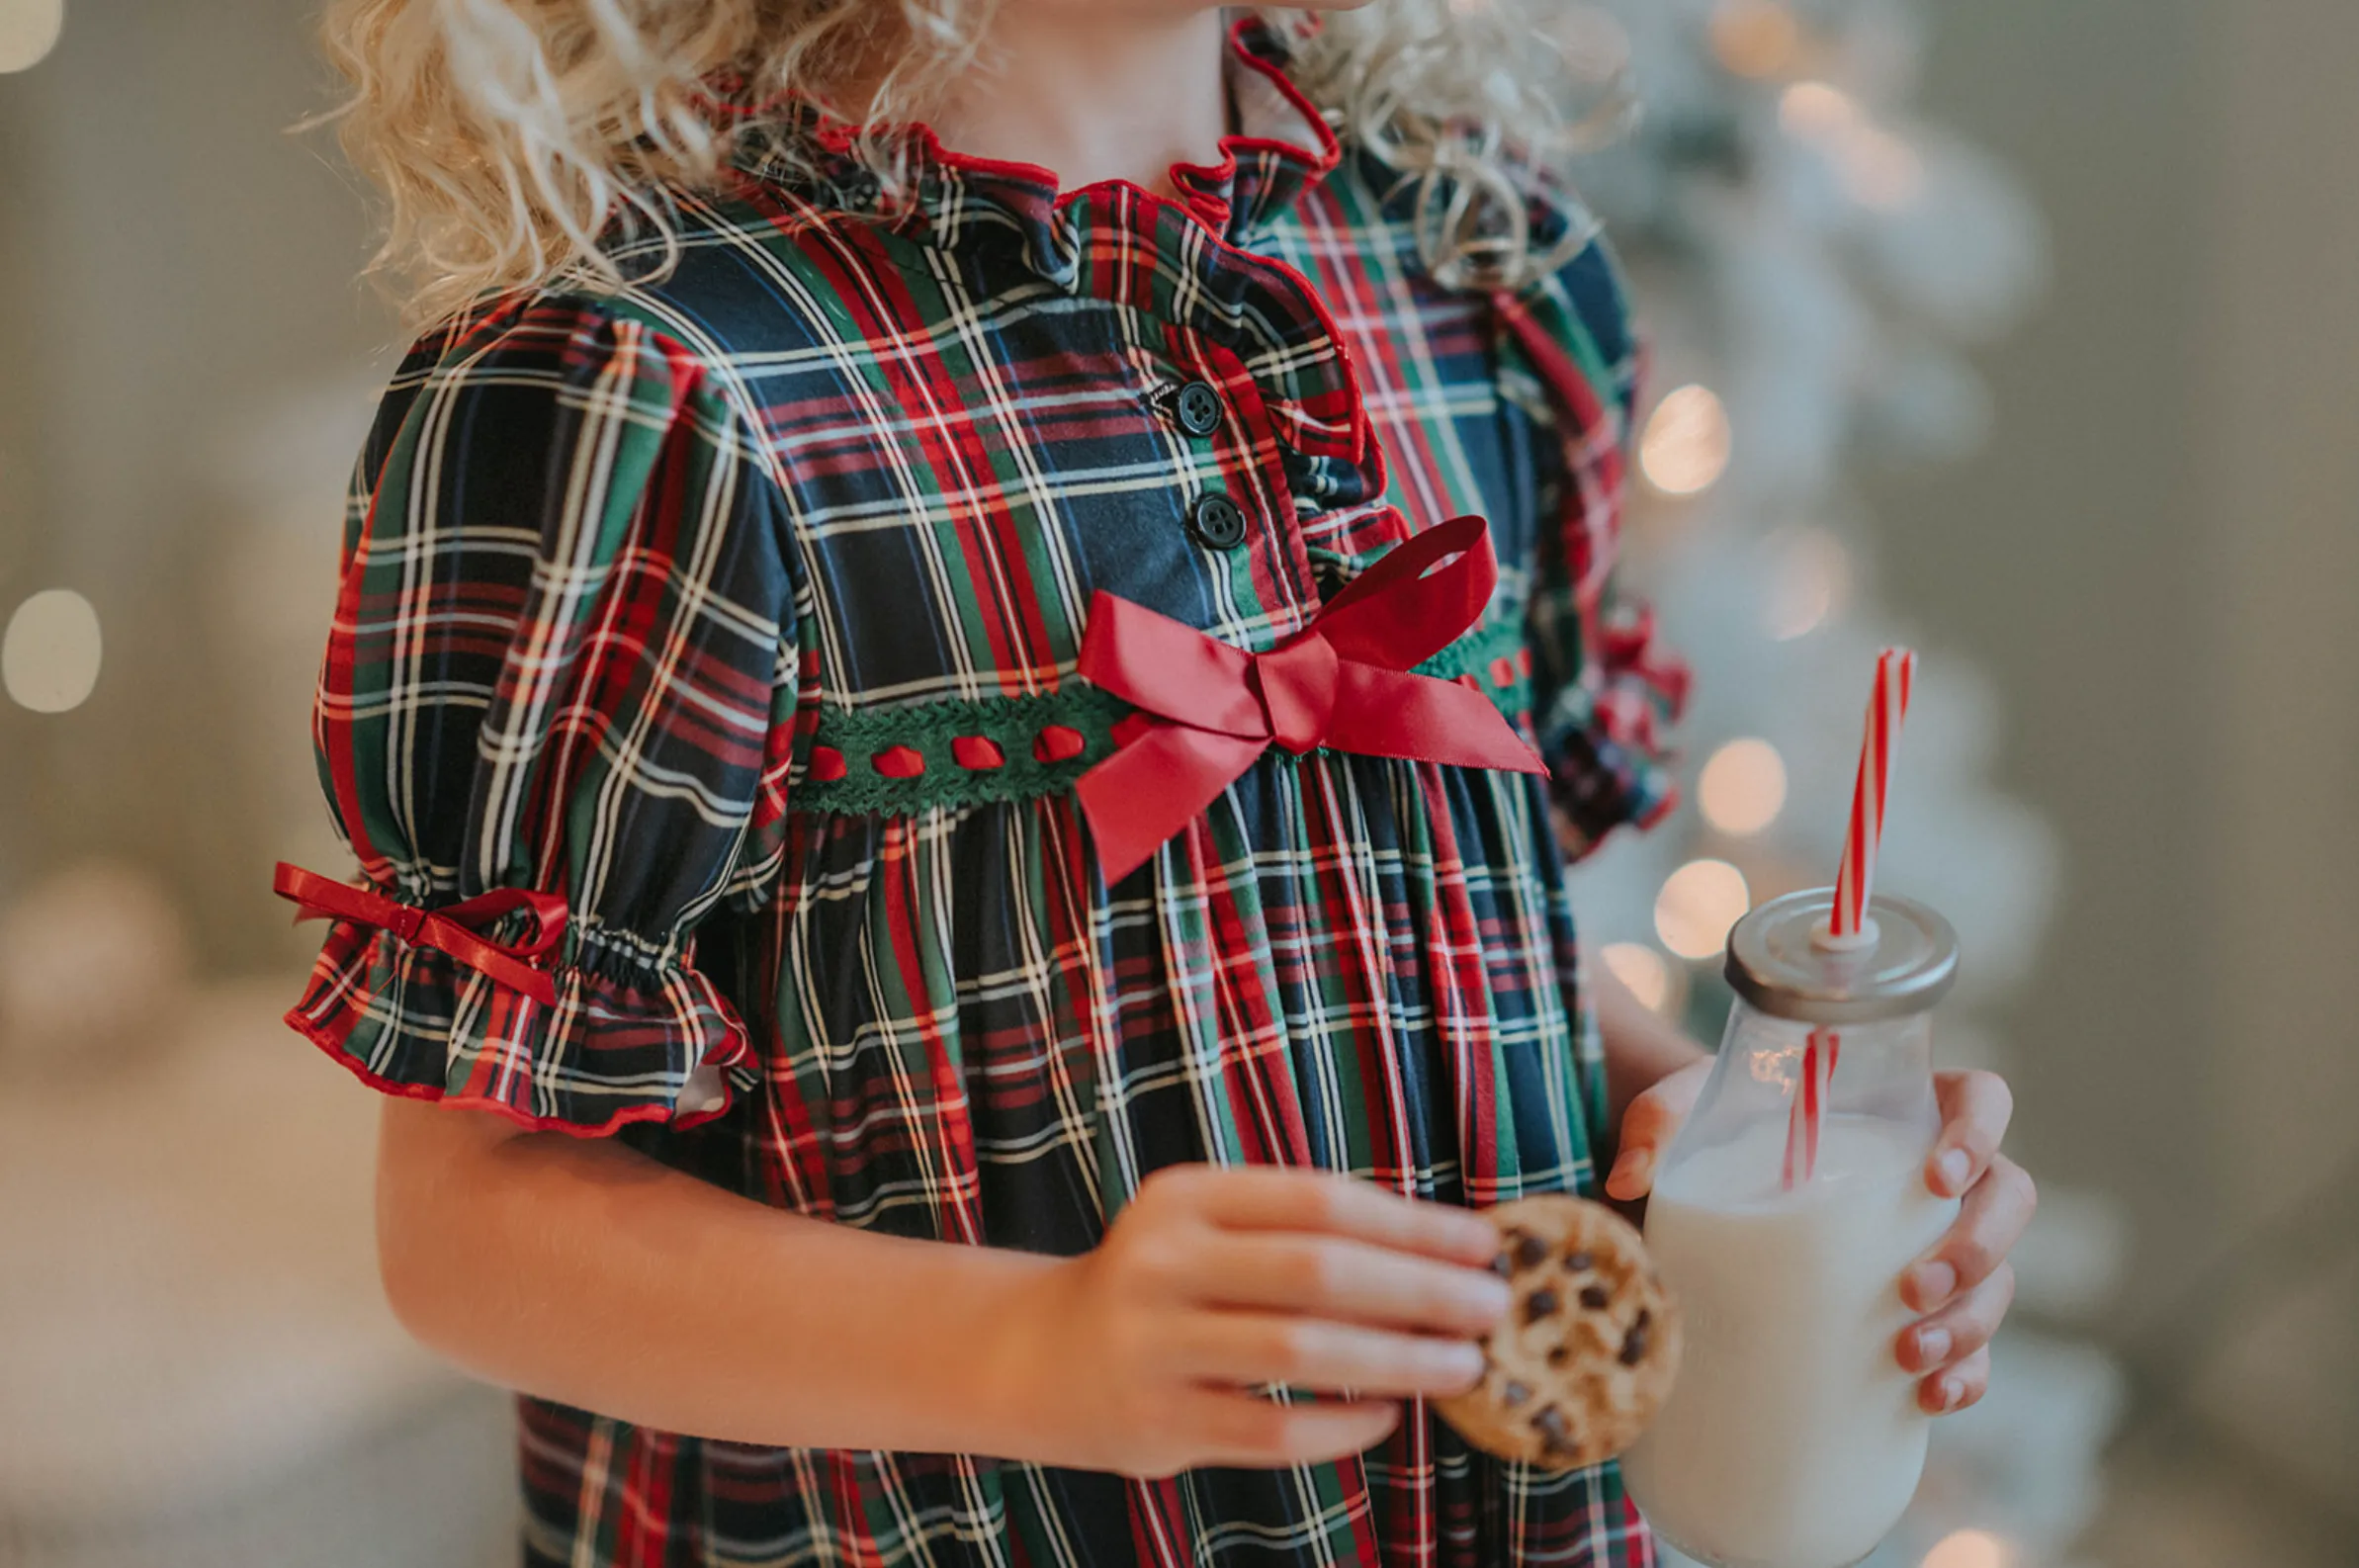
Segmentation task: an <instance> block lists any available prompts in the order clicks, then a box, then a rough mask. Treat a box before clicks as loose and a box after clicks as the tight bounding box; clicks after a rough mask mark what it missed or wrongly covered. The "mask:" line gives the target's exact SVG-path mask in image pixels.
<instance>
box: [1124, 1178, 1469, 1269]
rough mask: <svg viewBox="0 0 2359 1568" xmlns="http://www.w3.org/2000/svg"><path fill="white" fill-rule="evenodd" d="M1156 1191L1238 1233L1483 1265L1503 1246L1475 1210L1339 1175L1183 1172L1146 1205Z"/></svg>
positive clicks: (1150, 1184) (1151, 1182) (1154, 1185)
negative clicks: (1326, 1240)
mask: <svg viewBox="0 0 2359 1568" xmlns="http://www.w3.org/2000/svg"><path fill="white" fill-rule="evenodd" d="M1150 1189H1157V1190H1159V1191H1160V1192H1161V1193H1168V1194H1170V1195H1171V1197H1172V1199H1173V1200H1174V1201H1177V1202H1179V1203H1181V1204H1183V1205H1185V1206H1186V1207H1188V1208H1190V1209H1191V1210H1193V1212H1194V1213H1195V1214H1196V1215H1197V1216H1198V1217H1200V1218H1202V1219H1205V1220H1209V1221H1210V1222H1211V1223H1212V1224H1214V1225H1218V1226H1221V1227H1223V1228H1225V1229H1230V1230H1254V1231H1309V1232H1318V1233H1322V1234H1326V1235H1331V1236H1344V1237H1350V1238H1352V1239H1353V1240H1355V1241H1361V1242H1366V1243H1368V1244H1370V1245H1372V1246H1376V1247H1385V1248H1391V1249H1393V1250H1395V1251H1398V1252H1405V1253H1422V1254H1425V1255H1426V1256H1428V1257H1432V1258H1442V1259H1447V1260H1450V1261H1453V1262H1458V1263H1473V1264H1476V1265H1486V1264H1488V1263H1490V1261H1491V1255H1492V1254H1493V1253H1495V1252H1496V1251H1498V1248H1499V1233H1498V1232H1497V1231H1494V1230H1493V1229H1492V1228H1491V1224H1490V1222H1489V1221H1488V1220H1485V1219H1481V1218H1479V1217H1478V1216H1476V1215H1474V1214H1473V1213H1471V1212H1469V1211H1468V1210H1465V1209H1462V1208H1456V1207H1453V1206H1452V1205H1450V1204H1447V1203H1427V1202H1421V1201H1419V1200H1417V1199H1415V1198H1405V1197H1402V1196H1401V1195H1400V1194H1399V1193H1397V1192H1387V1191H1386V1190H1384V1189H1383V1188H1382V1187H1380V1186H1377V1185H1376V1184H1375V1183H1373V1182H1370V1181H1361V1180H1358V1179H1356V1178H1354V1177H1352V1176H1342V1175H1339V1174H1337V1173H1335V1172H1331V1171H1303V1170H1297V1169H1292V1168H1288V1167H1283V1166H1237V1167H1213V1166H1176V1167H1173V1168H1171V1169H1169V1170H1166V1171H1159V1172H1157V1173H1156V1174H1155V1175H1153V1176H1149V1177H1148V1178H1147V1180H1146V1182H1145V1183H1144V1184H1143V1186H1142V1188H1141V1191H1140V1200H1141V1201H1144V1200H1145V1198H1146V1196H1147V1193H1148V1190H1150Z"/></svg>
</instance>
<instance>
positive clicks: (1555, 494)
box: [1499, 239, 1689, 852]
mask: <svg viewBox="0 0 2359 1568" xmlns="http://www.w3.org/2000/svg"><path fill="white" fill-rule="evenodd" d="M1499 310H1500V317H1501V320H1502V322H1503V324H1504V327H1505V333H1504V338H1505V341H1504V342H1503V343H1502V345H1501V356H1502V378H1501V380H1502V386H1503V389H1506V390H1509V391H1510V392H1511V395H1512V392H1513V391H1514V390H1515V389H1517V388H1521V389H1522V390H1523V391H1524V392H1526V395H1525V396H1523V397H1521V398H1519V399H1517V400H1519V401H1521V402H1523V403H1524V405H1525V407H1526V411H1527V412H1528V413H1529V416H1530V417H1531V419H1532V421H1533V423H1534V424H1535V425H1536V426H1537V427H1538V428H1537V431H1536V440H1535V445H1536V447H1537V449H1538V457H1539V466H1540V469H1541V475H1542V482H1541V485H1540V497H1541V505H1540V513H1541V516H1540V526H1539V536H1538V548H1537V552H1536V561H1535V571H1534V580H1533V583H1532V591H1531V600H1530V609H1529V643H1530V649H1531V657H1532V683H1533V691H1532V717H1533V725H1534V728H1535V730H1536V731H1537V734H1538V739H1539V742H1540V752H1541V755H1542V756H1544V757H1545V758H1546V760H1547V762H1548V767H1549V774H1550V781H1551V791H1552V793H1553V795H1554V798H1555V802H1556V806H1557V810H1558V816H1559V819H1560V822H1561V824H1562V826H1563V827H1564V828H1565V829H1566V831H1567V834H1568V837H1569V839H1570V843H1569V845H1568V847H1570V848H1571V849H1573V850H1574V851H1576V852H1581V851H1585V850H1587V849H1588V848H1590V847H1593V846H1594V845H1595V844H1597V843H1598V842H1599V841H1600V840H1602V839H1603V838H1604V837H1605V836H1606V835H1607V834H1608V833H1609V832H1611V831H1613V829H1614V828H1616V827H1619V826H1621V825H1623V824H1635V825H1637V826H1639V827H1646V826H1649V825H1651V824H1653V823H1655V822H1657V821H1659V820H1660V819H1661V818H1662V817H1663V816H1665V815H1666V814H1667V813H1668V812H1669V811H1670V810H1671V808H1672V807H1673V806H1675V805H1676V804H1677V802H1678V789H1677V786H1676V784H1675V783H1674V781H1673V778H1672V773H1671V761H1672V753H1671V751H1670V748H1669V745H1668V736H1667V732H1668V730H1669V728H1670V726H1671V725H1672V724H1673V723H1674V722H1676V721H1677V719H1678V718H1679V715H1680V712H1681V710H1682V709H1683V708H1684V706H1685V705H1686V701H1687V693H1688V682H1689V675H1688V668H1687V665H1686V664H1685V663H1684V662H1683V661H1682V660H1681V659H1680V658H1679V657H1678V656H1677V655H1676V654H1674V653H1671V652H1670V651H1669V650H1667V649H1666V648H1664V647H1663V646H1662V644H1661V642H1660V641H1659V639H1658V638H1657V636H1656V630H1655V621H1654V615H1653V613H1652V612H1651V611H1650V610H1649V609H1647V608H1646V607H1645V606H1644V605H1642V604H1638V603H1636V602H1634V601H1632V600H1630V599H1628V598H1626V597H1624V596H1623V595H1621V594H1620V593H1619V592H1618V591H1617V590H1616V583H1615V569H1614V568H1615V558H1616V547H1617V543H1618V539H1619V534H1620V527H1621V511H1622V502H1623V492H1624V487H1625V483H1626V463H1627V458H1628V449H1629V439H1630V431H1631V423H1632V414H1633V411H1634V405H1635V401H1636V387H1637V381H1638V359H1639V354H1638V348H1637V344H1636V341H1635V338H1634V336H1633V334H1632V331H1631V326H1630V317H1629V305H1628V296H1627V293H1626V291H1625V290H1624V288H1623V286H1622V282H1621V278H1620V275H1619V270H1618V269H1617V268H1616V265H1615V262H1614V258H1613V256H1612V255H1611V253H1610V252H1609V251H1608V250H1607V248H1606V246H1605V244H1604V243H1603V241H1602V240H1597V239H1593V240H1591V242H1590V243H1589V244H1587V245H1586V246H1585V247H1583V248H1582V249H1581V250H1580V251H1579V252H1578V253H1577V254H1575V255H1574V256H1573V257H1572V259H1571V260H1570V261H1568V262H1566V263H1565V264H1564V265H1563V266H1562V267H1561V268H1559V269H1558V270H1557V271H1556V272H1554V273H1553V274H1551V275H1549V276H1548V277H1546V278H1543V279H1542V280H1540V282H1538V283H1537V284H1535V285H1533V286H1531V287H1529V288H1528V289H1526V290H1524V291H1523V292H1521V293H1519V294H1516V295H1513V296H1509V297H1506V298H1503V299H1501V300H1500V301H1499Z"/></svg>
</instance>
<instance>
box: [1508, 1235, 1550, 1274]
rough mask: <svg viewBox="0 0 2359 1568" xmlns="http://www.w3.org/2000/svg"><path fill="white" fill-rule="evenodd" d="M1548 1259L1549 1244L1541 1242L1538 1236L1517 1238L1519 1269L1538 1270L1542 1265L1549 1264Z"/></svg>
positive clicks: (1517, 1264)
mask: <svg viewBox="0 0 2359 1568" xmlns="http://www.w3.org/2000/svg"><path fill="white" fill-rule="evenodd" d="M1547 1258H1548V1244H1547V1243H1546V1242H1543V1241H1541V1240H1540V1239H1539V1238H1538V1237H1536V1236H1519V1237H1518V1238H1516V1266H1517V1267H1519V1268H1537V1267H1538V1266H1539V1265H1540V1264H1541V1263H1545V1262H1547Z"/></svg>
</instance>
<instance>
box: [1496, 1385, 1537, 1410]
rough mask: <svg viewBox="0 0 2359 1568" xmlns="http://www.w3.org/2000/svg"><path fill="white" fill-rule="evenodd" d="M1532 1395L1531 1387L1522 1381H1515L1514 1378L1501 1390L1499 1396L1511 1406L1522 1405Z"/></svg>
mask: <svg viewBox="0 0 2359 1568" xmlns="http://www.w3.org/2000/svg"><path fill="white" fill-rule="evenodd" d="M1530 1397H1531V1390H1530V1389H1529V1388H1527V1387H1525V1386H1524V1385H1523V1384H1522V1383H1519V1382H1515V1381H1513V1380H1512V1379H1511V1380H1510V1381H1509V1383H1508V1385H1507V1386H1506V1387H1505V1388H1503V1389H1501V1390H1500V1391H1499V1398H1500V1399H1501V1401H1502V1402H1504V1403H1505V1404H1507V1405H1509V1406H1511V1407H1512V1406H1516V1405H1521V1404H1522V1403H1524V1401H1526V1400H1528V1399H1529V1398H1530Z"/></svg>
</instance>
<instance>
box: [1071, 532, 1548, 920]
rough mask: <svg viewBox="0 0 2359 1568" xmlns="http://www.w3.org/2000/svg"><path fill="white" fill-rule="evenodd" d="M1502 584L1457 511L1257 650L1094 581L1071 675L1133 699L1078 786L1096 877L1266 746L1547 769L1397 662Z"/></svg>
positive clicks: (1499, 721) (1441, 634)
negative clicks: (1114, 739)
mask: <svg viewBox="0 0 2359 1568" xmlns="http://www.w3.org/2000/svg"><path fill="white" fill-rule="evenodd" d="M1451 556H1455V557H1456V558H1457V559H1456V560H1454V561H1450V562H1449V563H1448V565H1446V566H1437V563H1439V562H1442V561H1443V560H1444V559H1445V558H1447V557H1451ZM1498 579H1499V566H1498V563H1497V562H1496V561H1494V560H1493V559H1492V555H1491V541H1490V535H1489V532H1488V529H1487V527H1486V525H1485V524H1484V522H1483V520H1482V519H1481V518H1479V517H1460V518H1458V519H1456V520H1454V521H1452V522H1447V523H1443V524H1442V526H1441V527H1439V528H1431V529H1428V530H1427V531H1426V532H1424V533H1422V534H1417V535H1414V536H1412V537H1411V538H1410V539H1408V540H1406V541H1405V542H1403V543H1402V544H1400V545H1398V546H1396V547H1394V548H1393V549H1392V550H1391V551H1390V552H1388V553H1387V554H1386V555H1385V556H1384V557H1383V558H1382V559H1381V560H1379V561H1378V562H1377V563H1376V564H1375V565H1374V566H1370V567H1368V568H1367V570H1365V571H1363V572H1362V573H1360V575H1359V576H1358V577H1356V578H1354V580H1353V581H1352V582H1351V583H1350V584H1349V585H1348V586H1347V587H1346V588H1345V589H1344V591H1343V592H1341V593H1339V594H1337V595H1336V596H1335V598H1334V599H1332V600H1330V601H1329V602H1328V604H1327V606H1326V608H1324V609H1322V610H1321V611H1320V612H1319V614H1318V615H1317V616H1316V617H1314V618H1313V619H1312V621H1311V623H1310V625H1309V626H1307V627H1305V628H1304V629H1303V630H1302V631H1301V632H1300V633H1298V634H1297V635H1296V636H1294V637H1293V638H1291V639H1290V640H1288V641H1287V642H1285V643H1284V644H1282V645H1280V646H1279V647H1277V648H1274V649H1271V650H1270V651H1269V652H1267V653H1247V652H1245V651H1244V650H1243V649H1239V648H1232V647H1231V646H1230V645H1228V644H1226V643H1223V642H1219V641H1217V640H1216V639H1213V638H1210V637H1207V636H1205V635H1204V634H1203V633H1202V632H1199V631H1197V630H1196V629H1195V628H1194V627H1192V626H1186V625H1183V624H1181V623H1180V622H1179V621H1175V620H1172V619H1171V618H1169V617H1168V616H1163V615H1158V614H1156V613H1155V612H1154V611H1153V610H1150V609H1147V608H1146V607H1145V606H1143V605H1139V604H1134V603H1132V602H1131V601H1130V600H1128V599H1120V598H1116V597H1115V596H1114V595H1112V594H1110V593H1106V592H1104V591H1103V590H1100V591H1099V592H1098V593H1097V594H1096V595H1095V597H1094V598H1093V599H1092V603H1091V606H1090V627H1089V630H1088V631H1087V632H1086V633H1085V634H1083V637H1082V652H1081V673H1082V675H1083V677H1084V678H1085V679H1087V680H1089V681H1090V682H1091V683H1092V685H1095V686H1098V687H1101V688H1103V689H1104V690H1106V691H1109V692H1111V693H1113V694H1114V695H1115V696H1117V697H1120V698H1121V699H1122V700H1123V701H1125V702H1128V703H1130V704H1132V705H1133V706H1135V707H1137V708H1138V709H1139V710H1140V712H1139V713H1138V714H1137V715H1134V716H1133V717H1132V718H1130V719H1127V720H1125V721H1124V722H1123V724H1122V726H1121V727H1120V728H1119V729H1118V731H1117V736H1118V737H1122V738H1124V739H1123V743H1122V745H1121V747H1120V749H1118V750H1116V751H1115V752H1114V754H1113V755H1112V756H1109V757H1107V758H1106V759H1105V760H1104V761H1102V762H1100V763H1098V764H1097V765H1096V766H1095V767H1093V768H1092V769H1091V770H1090V771H1089V772H1087V773H1085V774H1083V775H1082V778H1081V781H1080V783H1079V785H1078V786H1077V790H1078V793H1079V795H1080V798H1081V806H1082V812H1083V815H1084V816H1086V817H1087V818H1088V819H1089V822H1090V830H1091V832H1092V835H1093V836H1094V837H1095V839H1096V841H1097V858H1098V863H1099V865H1100V867H1101V868H1102V869H1103V871H1104V874H1105V879H1106V881H1107V882H1108V883H1113V882H1118V881H1120V880H1121V879H1122V878H1123V877H1124V876H1127V875H1128V874H1129V873H1130V872H1131V871H1133V870H1135V869H1136V868H1137V867H1138V866H1140V865H1141V864H1143V863H1144V862H1145V861H1146V859H1147V857H1148V856H1150V855H1152V854H1153V853H1154V852H1155V849H1156V846H1157V845H1159V844H1161V843H1162V842H1163V841H1164V840H1165V839H1167V838H1169V837H1171V836H1172V835H1173V834H1174V833H1176V832H1178V831H1180V828H1184V827H1186V826H1187V825H1188V823H1189V822H1191V821H1193V820H1194V819H1195V817H1196V814H1197V813H1199V812H1201V811H1202V810H1203V809H1204V808H1205V807H1206V806H1208V805H1210V804H1211V803H1212V801H1213V800H1214V798H1215V797H1217V796H1218V795H1219V794H1220V792H1221V791H1222V790H1224V789H1226V788H1228V787H1229V785H1230V784H1231V783H1233V782H1235V780H1236V779H1237V777H1238V776H1239V775H1240V774H1242V773H1244V772H1245V770H1246V769H1247V768H1249V767H1251V766H1253V764H1254V760H1255V758H1257V757H1259V756H1260V755H1261V754H1262V753H1263V752H1264V751H1266V750H1267V749H1268V748H1269V747H1270V746H1271V745H1280V746H1283V747H1285V748H1286V749H1287V750H1288V751H1292V752H1294V753H1296V754H1297V755H1299V754H1301V753H1303V752H1305V751H1311V750H1315V749H1317V748H1318V747H1320V746H1327V747H1330V748H1332V749H1335V750H1338V751H1355V752H1359V753H1361V754H1363V755H1367V756H1390V757H1409V758H1414V759H1416V760H1419V761H1425V762H1446V763H1453V764H1455V765H1457V766H1460V767H1488V768H1505V769H1508V770H1511V771H1513V772H1518V773H1544V772H1546V771H1547V768H1546V765H1545V764H1544V763H1542V762H1541V761H1540V759H1539V756H1538V755H1537V754H1536V753H1535V752H1534V751H1533V750H1532V749H1531V747H1529V745H1527V744H1525V743H1524V740H1523V739H1522V738H1521V737H1520V736H1518V735H1517V734H1516V732H1515V729H1514V727H1513V726H1511V725H1510V724H1509V723H1508V722H1507V720H1506V719H1505V718H1504V717H1503V716H1502V715H1501V714H1500V712H1499V710H1498V709H1497V708H1496V707H1493V706H1492V704H1491V700H1490V699H1489V698H1488V697H1485V696H1484V695H1483V694H1482V693H1480V692H1478V691H1472V690H1469V689H1468V688H1466V687H1464V686H1461V685H1459V684H1458V683H1456V682H1455V681H1448V680H1438V679H1436V678H1434V677H1433V676H1430V675H1415V674H1411V673H1410V672H1409V671H1410V666H1411V665H1414V664H1417V663H1419V662H1421V661H1423V660H1425V659H1427V658H1430V657H1432V656H1433V655H1434V654H1435V653H1440V652H1441V651H1442V649H1443V648H1446V647H1447V646H1448V645H1449V644H1450V643H1451V642H1453V641H1455V640H1456V639H1457V638H1458V637H1459V636H1460V635H1461V634H1463V633H1464V632H1465V630H1466V629H1467V628H1468V627H1470V626H1472V625H1473V624H1474V623H1475V622H1476V621H1477V620H1479V619H1480V618H1481V616H1482V613H1483V609H1484V607H1485V606H1486V605H1488V604H1489V603H1490V601H1491V589H1492V587H1493V585H1494V584H1495V583H1497V581H1498Z"/></svg>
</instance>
